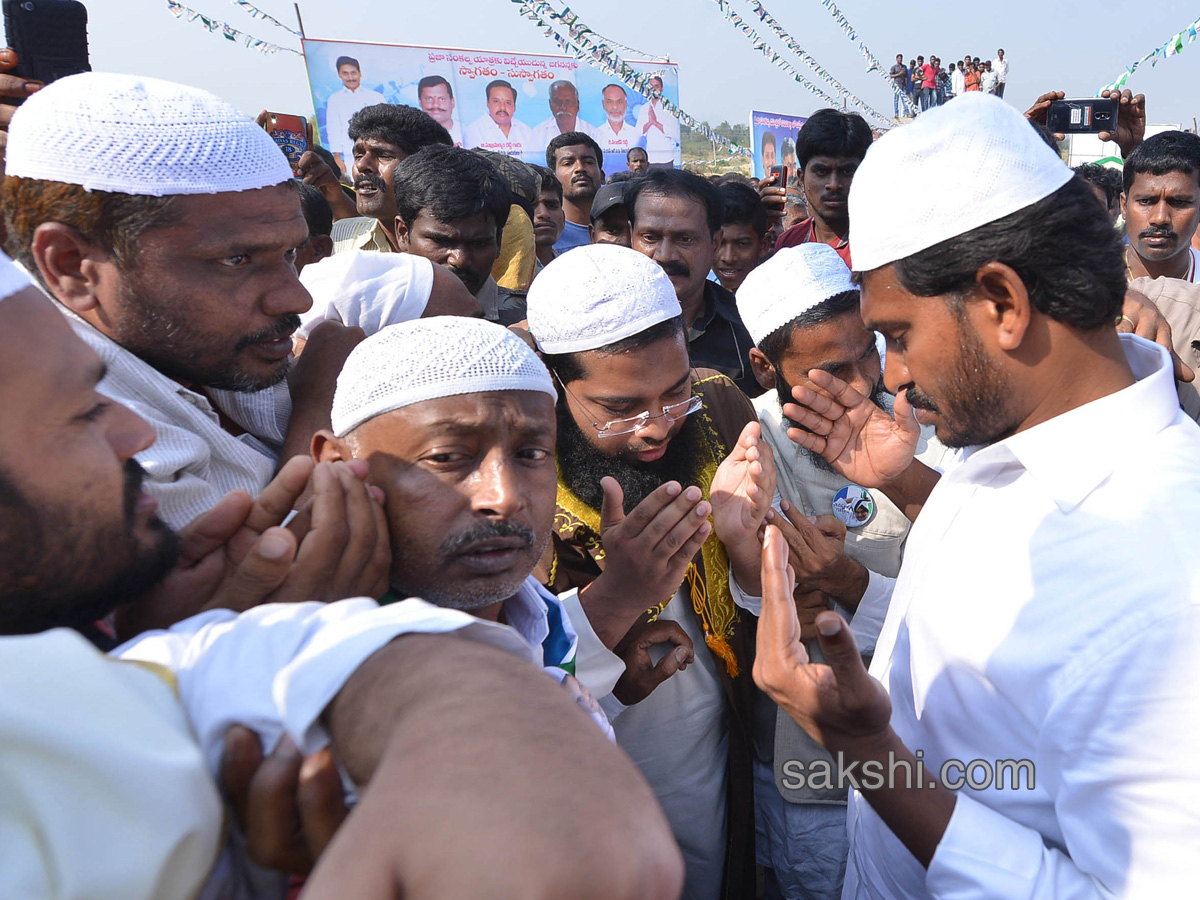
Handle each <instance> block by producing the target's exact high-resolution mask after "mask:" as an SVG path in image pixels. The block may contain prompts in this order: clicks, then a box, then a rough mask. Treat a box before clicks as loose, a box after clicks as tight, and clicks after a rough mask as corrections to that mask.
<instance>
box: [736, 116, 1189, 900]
mask: <svg viewBox="0 0 1200 900" xmlns="http://www.w3.org/2000/svg"><path fill="white" fill-rule="evenodd" d="M934 182H936V183H937V184H938V188H937V190H936V191H933V192H930V190H929V187H928V185H930V184H931V183H934ZM897 186H899V188H897ZM897 191H899V192H898V193H897ZM850 202H851V207H852V214H853V216H854V220H855V222H856V223H858V224H856V225H855V265H856V267H857V268H856V273H857V275H856V277H860V278H861V284H862V301H861V302H862V316H863V319H864V321H865V322H866V324H867V326H868V327H870V328H874V329H876V330H879V331H881V332H882V333H883V334H884V336H885V338H886V339H887V364H886V370H885V380H886V382H887V385H888V388H889V390H891V391H893V392H894V393H895V394H896V403H895V412H894V416H891V415H888V414H887V413H886V412H885V411H883V410H881V409H879V407H877V406H875V405H874V404H873V403H871V402H870V400H869V399H868V398H866V397H864V396H863V395H862V394H860V393H859V392H858V391H856V390H855V389H853V388H851V387H850V386H849V385H848V384H847V383H846V382H845V381H844V380H842V379H840V378H836V377H834V376H832V375H830V374H828V373H822V372H818V371H816V370H814V371H812V372H810V373H809V378H810V380H811V381H812V383H813V387H812V388H802V387H797V388H796V389H795V391H794V396H795V398H796V399H797V400H798V401H800V403H797V404H791V405H787V406H785V407H784V413H785V414H786V415H788V416H789V417H790V418H793V419H795V420H796V421H797V422H798V423H799V424H802V425H804V426H805V427H807V428H809V429H811V431H810V432H800V431H793V432H791V433H790V436H791V437H792V438H793V439H795V440H796V441H797V443H800V444H801V445H802V446H806V447H808V448H809V449H811V450H815V451H817V452H820V453H822V454H823V455H824V456H825V457H826V459H828V460H829V461H830V462H831V463H832V464H833V465H834V466H835V468H837V469H838V470H839V471H840V472H841V473H842V474H843V475H846V476H847V477H848V478H850V479H851V480H853V481H854V483H856V484H858V485H860V486H862V487H864V488H867V489H868V490H874V489H875V488H881V489H882V490H883V491H884V492H885V493H888V494H889V496H893V499H896V498H897V497H905V498H906V499H905V501H904V503H898V505H901V508H905V509H906V511H907V510H911V512H910V513H909V515H910V517H913V516H915V515H916V513H917V511H918V510H919V518H916V521H915V524H914V526H913V528H912V531H911V532H910V533H909V538H908V542H907V545H906V549H905V557H904V562H903V564H902V566H901V569H900V574H899V576H898V578H897V581H896V586H895V589H894V591H893V595H892V601H891V606H890V608H889V610H888V615H887V619H886V621H885V623H884V626H883V630H882V632H881V633H880V637H879V641H878V643H877V645H876V649H875V656H874V659H873V660H872V663H871V669H870V673H869V674H868V672H867V670H866V669H864V668H863V664H862V661H861V657H860V656H859V655H858V650H857V648H856V646H855V642H854V639H853V637H852V635H851V633H850V629H848V628H847V627H846V626H845V623H844V622H843V620H842V619H841V617H839V616H838V615H837V614H836V613H834V612H823V613H821V614H820V615H819V616H818V617H817V620H816V625H817V631H818V634H819V639H820V644H821V650H822V652H823V654H824V656H825V658H826V659H827V660H828V664H817V663H813V662H811V661H809V659H808V657H807V655H806V654H805V652H804V650H803V648H802V647H801V646H800V644H799V643H798V642H797V641H796V639H795V636H794V635H795V631H796V628H797V625H796V622H795V615H794V613H793V612H792V611H791V604H790V593H791V590H790V586H788V584H787V581H788V578H787V574H786V572H785V571H784V565H785V563H786V557H785V554H784V552H783V550H784V547H785V544H784V543H783V541H782V540H781V535H780V534H779V533H778V532H777V531H776V530H775V529H774V528H772V527H768V528H767V529H766V538H765V549H764V554H763V557H764V565H763V573H764V574H763V582H764V591H765V595H764V603H763V611H762V617H761V619H760V622H759V632H758V634H759V640H760V645H759V652H758V658H757V662H756V666H757V668H756V671H755V677H756V681H758V683H759V684H761V685H762V686H763V687H764V689H766V690H767V691H768V693H769V694H770V695H771V696H772V697H773V698H774V699H775V700H776V701H777V702H779V703H780V705H781V706H783V707H784V708H785V709H787V710H788V712H789V713H790V714H791V715H792V717H793V718H794V719H796V721H797V722H798V723H799V724H800V725H801V726H803V727H804V728H805V730H806V731H808V732H809V734H810V735H812V736H814V737H816V738H818V739H819V740H820V741H821V742H822V743H823V744H824V746H825V747H826V749H828V750H829V751H830V752H831V753H833V754H834V755H835V757H837V756H838V755H839V754H840V759H841V765H842V768H843V771H845V769H846V768H848V767H855V769H856V771H857V772H859V773H860V774H861V773H862V772H863V771H864V769H865V770H868V771H874V772H880V773H882V775H881V776H880V777H879V778H878V779H876V778H874V777H871V778H869V780H868V778H866V777H862V778H859V779H858V781H857V783H856V785H857V788H858V789H857V790H855V791H854V793H853V794H852V795H851V800H850V811H849V816H848V830H849V833H850V847H851V850H850V860H849V863H848V866H847V871H846V888H845V892H844V894H843V896H846V897H946V896H954V897H960V898H967V897H970V898H974V897H979V898H983V897H989V898H996V897H1014V898H1015V897H1097V898H1099V897H1110V896H1138V897H1159V896H1178V895H1180V894H1181V893H1186V891H1187V890H1188V889H1189V888H1190V885H1191V883H1192V881H1193V870H1194V868H1195V867H1194V864H1193V861H1192V853H1193V844H1194V841H1193V839H1192V836H1193V835H1195V834H1197V833H1198V832H1200V812H1198V811H1200V775H1198V774H1197V772H1196V771H1195V769H1194V767H1192V766H1191V765H1190V753H1191V751H1190V748H1191V747H1192V746H1194V744H1195V741H1196V739H1197V737H1200V697H1198V696H1197V695H1196V692H1195V691H1194V690H1193V687H1192V686H1193V685H1194V684H1196V682H1197V679H1198V678H1200V658H1198V657H1197V655H1196V653H1195V647H1196V642H1197V640H1198V639H1200V559H1198V558H1197V556H1196V554H1195V553H1194V552H1193V551H1192V548H1191V546H1190V544H1189V543H1188V542H1187V541H1179V540H1175V539H1173V538H1172V536H1173V535H1180V534H1184V533H1186V531H1187V530H1188V528H1189V525H1190V523H1191V522H1194V521H1195V519H1196V516H1197V515H1198V514H1200V469H1198V467H1197V462H1196V460H1197V459H1200V431H1198V430H1197V426H1196V424H1195V423H1194V422H1192V421H1191V420H1190V419H1188V418H1187V417H1186V415H1185V414H1184V413H1183V412H1182V411H1181V410H1180V409H1179V404H1178V400H1177V397H1176V394H1175V389H1174V379H1173V377H1172V374H1173V372H1172V370H1173V366H1172V363H1171V360H1170V357H1169V355H1168V353H1167V351H1166V350H1165V349H1164V348H1161V347H1159V346H1157V345H1155V344H1151V343H1149V342H1147V341H1145V340H1143V339H1141V338H1138V337H1134V336H1132V335H1120V336H1118V335H1117V334H1115V332H1114V329H1113V327H1112V323H1113V321H1114V319H1116V318H1117V316H1118V314H1119V312H1120V310H1121V306H1122V301H1123V299H1124V296H1125V277H1124V275H1125V273H1124V266H1123V263H1122V259H1121V245H1120V239H1119V236H1117V235H1116V234H1115V233H1114V232H1113V230H1112V227H1111V225H1110V224H1109V221H1108V217H1107V215H1106V214H1105V212H1104V210H1103V208H1102V207H1101V206H1100V205H1099V204H1098V203H1096V200H1095V197H1094V195H1093V194H1092V191H1091V188H1090V186H1089V185H1087V184H1086V183H1085V182H1083V181H1082V180H1081V179H1078V178H1076V177H1075V176H1074V175H1073V173H1072V172H1071V171H1070V170H1069V169H1068V168H1067V167H1066V166H1065V165H1064V164H1063V162H1062V160H1061V159H1059V157H1058V155H1057V154H1056V153H1055V152H1054V151H1053V150H1052V149H1051V148H1050V147H1048V146H1047V145H1046V144H1045V143H1044V142H1043V141H1042V139H1041V137H1040V136H1039V135H1038V134H1037V133H1036V132H1035V131H1034V130H1033V129H1031V128H1030V127H1029V125H1028V123H1027V122H1026V121H1025V120H1024V119H1022V117H1021V116H1020V115H1019V114H1017V113H1016V112H1015V111H1014V110H1012V109H1011V108H1010V107H1009V106H1007V105H1006V104H1005V103H1003V101H1000V100H998V99H997V98H995V97H989V96H987V95H986V94H972V95H969V96H964V97H960V98H958V99H956V100H954V101H953V102H951V103H949V104H947V106H946V107H944V108H943V109H941V110H935V111H933V112H932V113H930V114H928V115H927V116H922V117H921V118H920V119H919V120H918V121H917V122H916V124H914V125H911V126H908V127H906V128H902V129H897V130H896V131H893V132H891V133H889V134H887V135H885V136H884V137H883V138H882V139H881V140H880V141H879V142H878V143H877V144H876V145H875V146H874V147H873V148H872V150H871V152H870V153H869V154H867V158H866V160H865V161H864V163H863V165H862V167H861V168H860V169H859V171H858V173H857V175H856V177H855V181H854V188H853V191H852V195H851V201H850ZM914 216H915V217H916V218H918V219H919V220H921V221H924V222H927V223H933V224H931V226H930V227H929V228H927V229H923V230H913V229H911V228H907V227H905V226H906V225H907V224H909V223H911V222H912V221H913V219H914ZM1002 260H1003V261H1002ZM914 409H915V411H916V413H915V416H914V412H913V411H914ZM918 424H922V425H933V426H934V428H935V429H936V431H937V435H938V438H939V439H940V440H941V441H942V442H943V443H945V444H947V445H949V446H951V447H956V448H961V451H962V452H961V453H960V461H959V462H958V463H957V464H956V465H955V466H954V467H953V468H952V469H951V470H950V471H949V472H948V473H947V474H946V475H945V476H943V477H942V478H941V479H940V480H936V479H935V478H931V477H930V476H929V470H928V469H924V467H920V466H919V464H914V463H912V451H913V448H914V447H915V446H916V442H917V439H918V436H919V429H918V427H917V426H918ZM922 469H924V471H921V470H922ZM934 481H936V483H935V484H934V485H933V487H932V489H930V484H931V482H934ZM1151 736H1152V737H1151ZM918 760H920V763H919V764H920V765H921V766H922V767H923V770H922V772H921V773H920V774H919V775H917V774H913V776H912V778H906V776H905V774H904V773H905V771H906V770H907V771H909V772H914V771H915V767H916V766H917V765H918V762H917V761H918ZM888 772H891V773H892V775H891V776H888V774H887V773H888ZM918 778H919V779H920V781H921V782H923V784H922V783H918V784H917V786H916V787H913V785H912V782H913V781H915V780H916V779H918ZM889 781H890V782H891V785H890V786H889V785H888V784H887V783H888V782H889ZM906 782H907V783H906Z"/></svg>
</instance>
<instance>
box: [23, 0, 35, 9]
mask: <svg viewBox="0 0 1200 900" xmlns="http://www.w3.org/2000/svg"><path fill="white" fill-rule="evenodd" d="M21 9H23V10H25V12H33V4H32V3H29V2H28V0H27V2H25V3H22V4H21Z"/></svg>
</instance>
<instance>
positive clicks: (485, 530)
mask: <svg viewBox="0 0 1200 900" xmlns="http://www.w3.org/2000/svg"><path fill="white" fill-rule="evenodd" d="M510 537H515V538H520V539H521V541H522V542H524V544H525V546H526V547H532V546H533V542H534V538H535V536H534V533H533V529H532V528H529V527H528V526H526V525H513V524H512V523H510V522H488V523H484V524H483V525H478V526H476V527H475V528H472V529H470V530H469V531H464V532H462V533H460V534H455V535H451V536H450V537H448V538H446V540H445V541H444V542H443V543H442V553H443V554H445V555H446V556H455V555H457V554H458V553H459V551H461V550H462V549H464V548H465V547H469V546H471V545H472V544H477V543H479V542H480V541H490V540H492V539H493V538H510Z"/></svg>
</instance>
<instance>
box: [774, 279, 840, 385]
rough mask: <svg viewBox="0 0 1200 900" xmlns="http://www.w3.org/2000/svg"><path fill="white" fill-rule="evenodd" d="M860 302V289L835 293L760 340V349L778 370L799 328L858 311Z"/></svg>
mask: <svg viewBox="0 0 1200 900" xmlns="http://www.w3.org/2000/svg"><path fill="white" fill-rule="evenodd" d="M858 304H859V292H858V291H843V292H842V293H840V294H835V295H834V296H832V297H830V298H829V299H828V300H822V301H821V302H820V303H818V304H817V305H816V306H814V307H812V308H811V309H806V310H805V311H804V312H802V313H801V314H800V315H798V316H796V318H794V319H792V320H791V321H790V322H788V323H787V324H786V325H781V326H779V327H778V328H776V329H775V330H774V331H772V332H771V333H770V334H768V335H767V336H766V337H765V338H763V339H762V340H761V341H759V342H758V349H759V350H760V351H761V352H762V355H763V356H765V357H766V358H767V360H768V361H769V362H770V363H771V365H773V366H774V367H775V370H776V371H778V370H779V368H780V366H782V365H783V356H784V354H785V353H787V350H788V347H790V346H791V345H792V336H793V335H794V334H795V333H796V331H797V330H798V329H800V328H811V327H812V326H813V325H823V324H824V323H826V322H828V321H830V320H831V319H836V318H837V317H838V316H840V315H843V314H844V313H848V312H850V311H851V310H854V311H857V310H858Z"/></svg>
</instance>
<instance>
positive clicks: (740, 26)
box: [713, 0, 891, 125]
mask: <svg viewBox="0 0 1200 900" xmlns="http://www.w3.org/2000/svg"><path fill="white" fill-rule="evenodd" d="M713 2H714V3H716V4H717V7H718V8H719V9H720V10H721V12H723V13H724V14H725V20H726V21H728V22H729V23H730V24H731V25H733V27H734V28H736V29H737V30H738V31H740V32H741V33H742V34H743V35H745V36H746V39H747V40H749V41H750V43H751V44H753V46H754V49H755V50H757V51H759V52H760V53H762V55H763V56H765V57H766V58H767V59H769V60H770V61H771V62H772V63H774V64H775V65H776V66H778V67H779V68H780V69H782V70H783V71H784V72H786V73H787V74H788V75H790V76H792V78H793V79H795V81H796V82H797V83H799V84H800V85H801V86H802V87H804V88H805V89H806V90H808V91H809V92H810V93H812V94H815V95H816V96H817V97H819V98H821V100H822V101H823V102H825V103H827V104H829V105H830V106H834V107H837V106H840V105H841V99H840V98H839V97H835V96H832V95H830V94H828V93H826V91H825V90H823V89H822V88H821V87H820V86H819V85H817V84H814V83H813V82H812V81H809V80H808V79H807V78H805V77H804V75H802V74H801V73H800V72H798V71H796V69H795V67H794V66H792V64H791V63H789V62H788V61H787V60H786V59H784V58H783V57H782V56H780V55H779V54H778V53H776V52H775V51H774V50H773V49H772V48H771V46H770V45H769V44H768V43H767V42H766V41H765V40H763V39H762V38H761V37H760V36H759V34H758V32H757V31H755V30H754V29H753V28H752V27H751V26H750V25H749V24H748V23H747V22H746V20H745V19H743V18H742V17H741V16H739V15H738V14H737V13H736V12H734V11H733V9H732V8H731V3H730V0H713ZM785 33H786V32H785ZM791 49H792V52H793V53H796V55H797V56H799V57H800V58H801V59H802V60H803V61H804V62H806V63H807V64H808V66H809V68H811V69H812V70H813V71H814V72H816V73H817V75H818V76H820V77H821V78H823V79H824V80H825V82H826V83H827V84H828V85H829V86H830V87H831V88H833V89H834V90H835V91H837V92H838V93H839V94H840V95H841V96H842V97H845V98H846V100H847V101H848V102H850V103H853V104H854V105H855V106H857V107H858V108H859V109H861V110H862V111H863V112H865V113H866V114H867V115H868V116H870V117H872V118H874V119H875V120H877V121H878V122H880V123H881V124H884V125H890V124H891V120H890V119H888V118H887V117H886V116H884V115H882V114H881V113H879V112H877V111H876V110H874V109H872V108H871V107H870V106H869V105H868V104H866V103H864V102H863V101H862V100H860V99H859V98H858V97H856V96H855V95H854V94H853V93H851V92H850V90H849V89H848V88H847V87H846V86H845V85H843V84H842V83H841V82H840V81H838V80H837V79H836V78H834V77H833V76H832V75H831V74H829V72H827V71H826V70H825V69H824V68H822V67H821V65H820V64H819V63H818V62H817V61H816V60H815V59H813V58H812V57H811V56H809V55H808V54H807V53H805V52H804V50H803V49H802V48H801V47H800V45H799V44H796V42H795V41H792V46H791Z"/></svg>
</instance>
